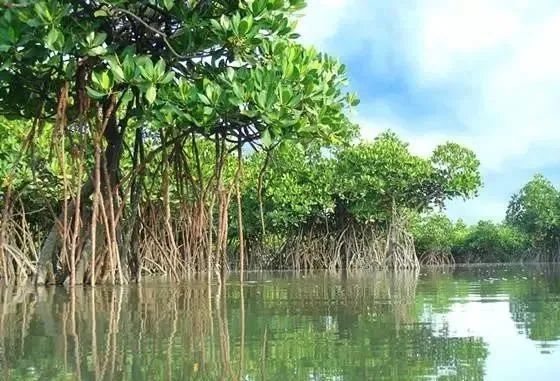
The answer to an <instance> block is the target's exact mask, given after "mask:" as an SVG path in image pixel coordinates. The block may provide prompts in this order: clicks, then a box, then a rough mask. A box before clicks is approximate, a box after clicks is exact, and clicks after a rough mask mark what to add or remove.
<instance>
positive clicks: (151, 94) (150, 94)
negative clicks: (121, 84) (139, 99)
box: [146, 85, 157, 104]
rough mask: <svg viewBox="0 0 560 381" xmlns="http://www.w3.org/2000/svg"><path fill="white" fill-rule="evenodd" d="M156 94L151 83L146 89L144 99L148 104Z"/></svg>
mask: <svg viewBox="0 0 560 381" xmlns="http://www.w3.org/2000/svg"><path fill="white" fill-rule="evenodd" d="M156 96H157V90H156V87H155V86H153V85H152V86H150V87H148V90H146V100H147V101H148V103H150V104H152V103H154V101H155V100H156Z"/></svg>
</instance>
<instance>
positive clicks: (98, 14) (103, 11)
mask: <svg viewBox="0 0 560 381" xmlns="http://www.w3.org/2000/svg"><path fill="white" fill-rule="evenodd" d="M108 15H109V14H108V13H107V10H106V9H103V8H102V9H98V10H96V11H95V12H93V17H105V16H108Z"/></svg>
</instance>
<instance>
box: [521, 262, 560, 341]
mask: <svg viewBox="0 0 560 381" xmlns="http://www.w3.org/2000/svg"><path fill="white" fill-rule="evenodd" d="M525 278H526V279H524V281H522V282H519V281H517V282H515V281H512V283H511V286H510V288H511V291H510V312H511V315H512V318H513V320H514V321H515V322H517V323H518V324H517V325H518V327H519V328H520V329H521V330H522V331H523V332H524V333H525V334H526V335H527V337H529V338H530V339H531V340H535V341H541V342H542V343H541V347H542V348H543V349H544V348H550V347H551V345H548V344H547V342H551V341H557V340H559V339H560V267H559V266H558V265H544V266H539V267H537V268H535V269H533V271H531V272H529V273H528V274H527V275H526V276H525Z"/></svg>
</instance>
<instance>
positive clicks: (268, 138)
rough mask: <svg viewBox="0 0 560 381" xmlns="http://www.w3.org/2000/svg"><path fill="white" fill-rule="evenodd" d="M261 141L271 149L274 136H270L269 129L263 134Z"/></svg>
mask: <svg viewBox="0 0 560 381" xmlns="http://www.w3.org/2000/svg"><path fill="white" fill-rule="evenodd" d="M261 141H262V143H263V145H264V146H265V147H270V146H271V145H272V136H270V131H269V130H268V128H267V129H266V130H264V131H263V132H262V134H261Z"/></svg>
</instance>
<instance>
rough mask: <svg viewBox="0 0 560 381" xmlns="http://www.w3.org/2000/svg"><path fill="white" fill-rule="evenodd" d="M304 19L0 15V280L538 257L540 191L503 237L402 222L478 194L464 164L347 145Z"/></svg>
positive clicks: (533, 191) (396, 149)
mask: <svg viewBox="0 0 560 381" xmlns="http://www.w3.org/2000/svg"><path fill="white" fill-rule="evenodd" d="M304 6H305V1H303V0H275V1H267V0H236V1H220V0H213V1H206V0H189V1H179V0H157V1H156V0H142V1H128V0H112V1H97V0H95V1H70V0H41V1H36V2H28V1H23V0H22V1H14V2H9V3H2V14H1V15H0V137H1V138H2V139H0V176H1V180H2V181H1V182H0V211H1V220H0V277H2V278H3V279H8V280H15V279H22V278H24V277H26V276H29V275H33V276H34V278H35V282H36V283H38V284H45V283H63V282H69V283H71V284H76V283H78V284H79V283H92V284H95V283H96V282H109V283H125V282H127V281H129V280H136V279H138V278H139V277H140V276H141V275H142V274H143V273H166V274H168V275H170V276H172V277H174V278H176V279H178V278H181V277H188V276H191V275H192V274H195V273H202V272H204V273H208V274H220V275H223V274H224V273H225V272H227V271H228V269H230V268H238V269H240V270H242V271H243V269H244V267H246V266H252V267H262V266H269V267H274V268H278V267H289V268H310V267H321V268H331V269H340V268H348V267H350V268H378V267H393V268H404V267H415V266H417V265H418V257H417V253H416V251H417V250H418V251H419V254H420V255H424V254H429V255H430V256H431V257H430V258H432V259H433V258H436V257H440V258H441V257H442V256H443V257H445V258H447V257H450V256H449V254H450V253H451V254H452V255H453V257H454V258H456V259H457V260H461V261H473V260H499V261H502V260H507V259H508V258H518V257H519V258H520V257H522V256H523V255H524V254H521V253H525V252H528V251H533V252H534V251H538V252H539V253H541V254H542V256H541V257H539V258H541V259H545V258H546V259H554V258H556V256H557V255H558V252H559V244H558V242H560V240H559V235H560V222H559V221H560V218H559V216H560V212H558V211H559V210H560V208H559V207H558V205H559V204H560V202H559V199H560V197H559V196H558V191H557V190H556V189H555V188H554V187H553V186H552V185H551V184H550V183H548V182H547V181H546V180H545V179H543V178H541V177H537V178H536V179H535V180H533V181H532V182H531V183H529V184H528V185H527V186H526V187H525V188H523V189H522V190H521V192H520V193H519V194H518V195H516V196H515V197H514V198H513V199H512V202H511V205H510V207H509V209H508V218H507V223H506V224H505V225H493V224H491V223H480V224H478V225H477V226H475V227H472V228H465V227H459V225H454V224H451V223H450V222H449V223H448V222H446V220H445V218H443V217H441V216H438V217H430V218H428V219H425V220H423V221H421V222H417V221H416V220H417V219H418V216H419V215H420V216H424V215H426V214H429V213H431V212H432V211H433V210H439V209H441V208H443V207H445V204H446V202H447V201H448V200H450V199H453V198H463V199H466V198H471V197H474V196H476V194H477V191H478V189H479V188H480V186H481V176H480V173H479V162H478V160H477V158H476V156H475V155H474V153H473V152H472V151H471V150H469V149H467V148H465V147H462V146H460V145H457V144H455V143H445V144H442V145H440V146H438V147H436V148H435V150H434V151H433V153H432V154H431V155H430V156H429V157H421V156H417V155H414V154H413V153H411V152H410V150H409V147H408V145H407V143H406V142H404V141H402V140H401V139H400V138H399V137H398V136H397V135H395V134H394V133H392V132H390V131H387V132H384V133H382V134H380V135H379V136H378V137H377V138H376V139H375V140H374V141H372V142H366V141H359V140H357V139H356V137H357V131H358V126H356V125H354V124H353V123H351V122H350V121H349V118H348V111H349V110H350V109H351V108H352V106H355V105H356V104H357V103H358V99H357V96H356V95H355V94H351V93H347V92H346V91H345V88H346V74H345V67H344V65H342V64H341V63H340V62H338V61H337V60H335V59H333V58H331V57H329V56H327V55H325V54H322V53H320V52H318V51H316V50H315V49H313V48H308V47H304V46H302V45H301V44H300V43H299V42H298V35H297V33H295V30H296V20H297V16H298V12H299V11H300V10H301V9H302V8H303V7H304ZM415 221H416V222H415ZM457 237H460V238H457ZM526 237H528V238H526ZM414 238H415V239H416V241H417V242H416V245H415V243H414ZM458 242H460V243H458ZM528 242H529V243H528ZM434 256H435V257H434ZM490 258H491V259H490Z"/></svg>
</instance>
